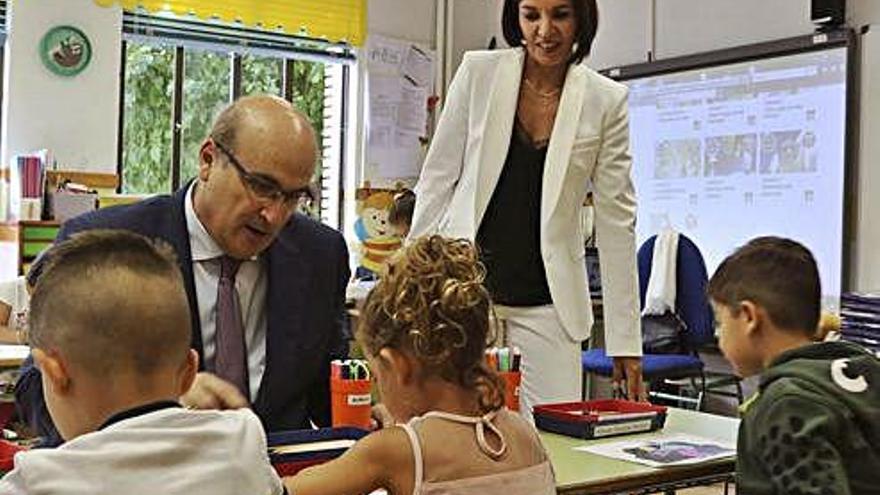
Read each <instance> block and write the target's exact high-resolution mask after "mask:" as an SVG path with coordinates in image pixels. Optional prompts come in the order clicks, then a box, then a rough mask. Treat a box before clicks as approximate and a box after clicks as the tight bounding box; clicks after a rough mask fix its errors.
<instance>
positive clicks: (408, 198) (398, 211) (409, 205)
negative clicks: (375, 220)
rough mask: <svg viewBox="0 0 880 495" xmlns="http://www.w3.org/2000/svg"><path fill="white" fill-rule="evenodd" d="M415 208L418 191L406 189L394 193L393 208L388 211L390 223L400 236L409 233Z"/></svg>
mask: <svg viewBox="0 0 880 495" xmlns="http://www.w3.org/2000/svg"><path fill="white" fill-rule="evenodd" d="M415 208H416V193H414V192H412V191H411V190H409V189H404V190H403V191H400V192H399V193H396V194H395V195H394V202H393V203H391V210H390V211H389V212H388V223H390V224H391V226H392V227H393V228H394V230H395V231H396V233H397V235H398V236H400V237H406V236H407V235H408V234H409V227H410V225H411V224H412V217H413V211H414V210H415Z"/></svg>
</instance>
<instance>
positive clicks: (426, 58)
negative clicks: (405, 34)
mask: <svg viewBox="0 0 880 495" xmlns="http://www.w3.org/2000/svg"><path fill="white" fill-rule="evenodd" d="M401 73H402V74H403V77H404V78H406V79H407V80H408V81H409V82H411V83H412V84H414V85H416V86H419V87H422V88H427V87H429V86H430V85H431V82H432V80H433V78H434V56H433V54H432V53H431V52H430V51H425V50H423V49H422V48H419V47H417V46H415V45H409V48H407V51H406V58H405V59H404V61H403V66H402V67H401Z"/></svg>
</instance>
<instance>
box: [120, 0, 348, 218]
mask: <svg viewBox="0 0 880 495" xmlns="http://www.w3.org/2000/svg"><path fill="white" fill-rule="evenodd" d="M123 31H124V35H123V50H122V57H123V58H122V67H123V70H122V75H121V86H122V89H121V91H122V98H121V99H120V103H121V108H120V136H119V154H118V158H119V175H120V177H121V178H122V186H121V190H122V192H126V193H167V192H170V191H173V190H175V189H177V188H178V187H181V186H182V185H184V184H186V182H187V181H189V180H190V179H191V178H193V177H195V176H196V174H197V172H198V150H199V147H200V146H201V143H202V141H203V139H204V138H205V136H206V135H207V134H208V133H209V132H210V129H211V124H212V122H213V119H214V117H215V116H216V114H217V113H218V112H219V111H220V110H221V109H222V108H223V107H225V106H226V105H227V104H228V103H229V102H230V101H232V100H233V99H234V98H236V97H238V96H241V95H252V94H259V93H265V94H277V95H279V96H282V97H284V98H285V99H287V100H289V101H292V102H293V103H294V104H295V105H296V107H297V108H299V109H300V110H301V111H303V112H304V113H305V114H306V115H308V117H309V119H310V120H311V122H312V124H313V125H314V127H315V130H316V131H317V135H318V136H319V145H320V146H321V149H322V150H323V153H322V154H321V157H320V160H319V166H318V168H317V171H316V177H315V180H316V182H318V183H319V185H320V191H321V193H320V194H321V197H320V201H319V202H318V203H317V204H316V211H315V212H314V213H318V214H320V216H321V218H322V220H323V221H324V222H326V223H328V224H329V225H331V226H333V227H336V228H338V227H339V226H340V225H342V224H343V219H342V211H343V210H342V208H341V207H340V204H339V202H340V201H342V194H341V190H340V188H341V183H342V170H343V164H342V161H343V157H345V156H346V154H345V153H344V152H343V149H344V146H343V144H344V126H343V125H342V121H341V117H342V115H343V112H344V108H345V106H346V102H345V95H346V94H347V92H346V90H345V84H344V82H345V80H346V76H345V74H346V73H347V72H348V70H349V67H348V64H350V63H351V61H353V60H354V56H353V54H352V52H351V50H350V49H349V48H348V47H347V46H345V45H334V44H328V43H325V42H318V41H315V40H308V39H304V38H299V37H295V36H288V35H280V34H276V33H268V32H263V31H257V30H252V29H247V28H241V27H237V26H230V25H224V24H219V23H213V22H202V21H192V20H186V19H181V18H172V17H167V16H159V15H155V16H154V15H146V14H139V13H130V12H126V13H125V14H124V15H123Z"/></svg>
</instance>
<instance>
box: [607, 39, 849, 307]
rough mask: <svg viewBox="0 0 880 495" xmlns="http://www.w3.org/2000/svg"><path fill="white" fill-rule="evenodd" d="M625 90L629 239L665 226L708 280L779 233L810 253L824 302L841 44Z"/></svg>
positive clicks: (838, 145)
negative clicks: (631, 190) (737, 254)
mask: <svg viewBox="0 0 880 495" xmlns="http://www.w3.org/2000/svg"><path fill="white" fill-rule="evenodd" d="M623 82H624V83H626V84H627V85H628V86H629V87H630V100H629V104H630V132H631V146H632V153H633V176H634V178H635V181H636V190H637V192H638V197H639V213H638V215H639V218H638V226H637V233H638V237H639V242H644V240H645V239H647V238H648V237H650V236H651V235H653V234H656V233H657V232H659V231H660V230H661V229H662V228H664V227H667V226H670V227H673V228H675V229H676V230H679V231H680V232H682V233H684V234H685V235H687V236H689V237H691V238H692V239H693V240H694V241H695V242H696V243H697V245H698V246H699V247H700V249H701V251H702V252H703V256H704V257H705V258H706V263H707V267H708V269H709V273H710V274H711V273H712V272H714V270H715V268H717V266H718V264H719V263H720V262H721V260H722V259H723V258H724V257H725V256H727V255H728V254H730V253H731V252H732V251H733V250H734V249H735V248H736V247H737V246H740V245H742V244H743V243H744V242H746V241H747V240H748V239H751V238H753V237H755V236H759V235H770V234H772V235H781V236H786V237H791V238H794V239H797V240H798V241H800V242H803V243H804V244H806V245H807V246H808V247H809V248H810V249H811V250H812V251H813V253H814V254H815V255H816V258H817V260H818V263H819V268H820V272H821V276H822V284H823V292H824V293H825V296H826V298H827V299H826V303H828V302H830V301H833V300H835V299H836V298H837V296H838V295H839V292H840V284H841V264H842V238H843V191H844V142H845V128H846V48H833V49H826V50H822V51H815V52H808V53H800V54H795V55H788V56H783V57H776V58H766V59H762V60H757V61H751V62H745V63H738V64H732V65H723V66H717V67H711V68H704V69H697V70H690V71H684V72H677V73H672V74H664V75H658V76H650V77H642V78H638V79H630V80H625V81H623Z"/></svg>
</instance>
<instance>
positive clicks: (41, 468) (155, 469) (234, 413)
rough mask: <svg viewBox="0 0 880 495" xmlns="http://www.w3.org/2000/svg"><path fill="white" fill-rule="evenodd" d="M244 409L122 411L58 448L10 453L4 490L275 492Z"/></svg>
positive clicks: (75, 494) (33, 493)
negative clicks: (11, 458)
mask: <svg viewBox="0 0 880 495" xmlns="http://www.w3.org/2000/svg"><path fill="white" fill-rule="evenodd" d="M283 492H284V487H283V486H282V484H281V479H280V478H279V477H278V475H277V474H275V471H274V470H273V469H272V466H271V465H270V464H269V454H268V449H267V447H266V435H265V434H264V433H263V427H262V425H261V424H260V420H259V419H258V418H257V416H256V415H255V414H254V413H253V412H252V411H251V410H250V409H238V410H231V411H190V410H186V409H182V408H179V407H175V408H166V409H160V410H158V411H154V412H150V413H147V414H143V415H141V416H135V417H131V418H127V419H122V420H120V421H118V422H116V423H113V424H111V425H109V426H107V427H105V428H103V429H101V430H99V431H95V432H92V433H87V434H85V435H81V436H79V437H76V438H74V439H73V440H71V441H69V442H67V443H65V444H64V445H62V446H60V447H58V448H56V449H33V450H29V451H26V452H20V453H18V454H16V456H15V469H14V470H12V471H10V472H9V473H8V474H7V475H6V476H5V477H4V478H3V479H2V480H0V493H2V494H4V495H7V494H9V495H53V494H58V493H63V494H65V495H105V494H106V495H111V494H112V495H117V494H123V493H124V494H133V495H136V494H144V493H150V494H152V493H158V494H163V495H239V494H248V495H281V494H282V493H283Z"/></svg>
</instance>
